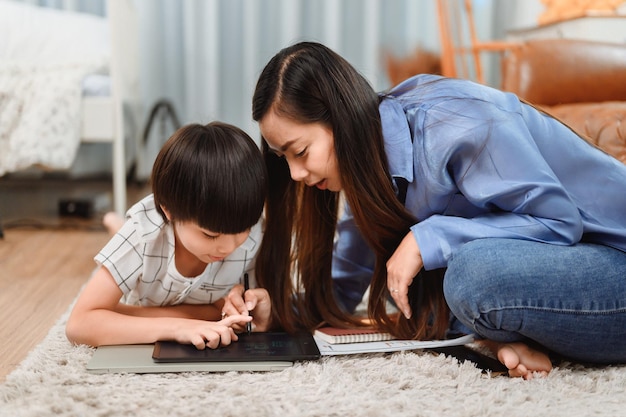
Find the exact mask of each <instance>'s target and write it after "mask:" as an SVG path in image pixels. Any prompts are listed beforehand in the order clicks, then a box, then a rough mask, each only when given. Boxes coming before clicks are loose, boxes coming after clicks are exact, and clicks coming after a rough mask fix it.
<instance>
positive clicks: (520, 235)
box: [333, 75, 626, 310]
mask: <svg viewBox="0 0 626 417" xmlns="http://www.w3.org/2000/svg"><path fill="white" fill-rule="evenodd" d="M380 115H381V120H382V126H383V136H384V142H385V151H386V153H387V159H388V163H389V171H390V173H391V175H392V177H393V179H394V182H395V181H396V179H397V178H399V177H400V178H404V179H405V180H406V181H407V182H408V187H407V192H406V202H405V206H406V208H407V210H409V211H410V212H411V213H413V214H414V215H415V216H416V217H417V218H418V219H419V222H418V223H417V224H415V225H414V226H413V227H411V231H412V232H413V235H414V236H415V239H416V241H417V243H418V245H419V247H420V251H421V254H422V258H423V262H424V267H425V268H426V269H427V270H430V269H436V268H442V267H446V266H447V262H448V260H449V259H450V257H451V256H452V255H453V254H454V252H455V251H456V250H458V249H459V247H460V246H461V245H463V244H464V243H467V242H469V241H472V240H475V239H480V238H489V237H499V238H512V239H524V240H532V241H536V242H545V243H552V244H559V245H569V244H574V243H576V242H579V241H581V240H583V241H587V242H597V243H601V244H605V245H607V246H612V247H615V248H618V249H621V250H624V251H626V165H624V164H622V163H621V162H619V161H618V160H616V159H614V158H612V157H611V156H609V155H607V154H606V153H604V152H602V151H601V150H599V149H597V148H595V147H593V146H592V145H590V144H588V143H587V142H586V141H584V140H583V139H582V138H580V137H579V136H578V135H576V134H575V133H574V132H573V131H572V130H570V129H569V128H568V127H566V126H564V125H563V124H562V123H560V122H558V121H557V120H555V119H553V118H551V117H549V116H547V115H546V114H544V113H543V112H540V111H537V110H536V109H535V108H533V107H532V106H529V105H527V104H524V103H522V102H520V101H519V99H518V98H517V97H516V96H515V95H513V94H510V93H504V92H501V91H499V90H496V89H492V88H489V87H485V86H483V85H479V84H474V83H471V82H468V81H462V80H456V79H446V78H440V77H437V76H433V75H420V76H416V77H413V78H411V79H409V80H407V81H405V82H404V83H402V84H400V85H399V86H397V87H396V88H395V89H394V90H392V91H391V92H390V93H389V94H388V95H387V96H386V98H385V99H384V100H383V101H382V103H381V105H380ZM337 227H338V238H337V241H336V243H335V250H334V257H333V278H334V279H335V284H336V286H335V287H336V291H337V295H338V298H339V300H340V302H341V303H342V304H343V305H344V307H346V308H347V309H348V310H352V309H353V308H354V307H356V305H357V304H358V302H359V301H360V300H361V298H362V296H363V293H364V292H365V290H366V289H367V287H368V285H369V282H370V279H371V274H372V270H373V265H374V255H373V253H372V252H371V251H370V250H369V249H368V247H367V245H366V243H365V241H364V240H363V238H362V237H361V235H360V233H359V231H358V229H357V228H356V226H355V224H354V220H353V218H352V214H351V212H350V210H349V208H348V209H347V210H346V213H345V214H344V215H343V217H342V219H341V220H340V222H339V224H338V226H337Z"/></svg>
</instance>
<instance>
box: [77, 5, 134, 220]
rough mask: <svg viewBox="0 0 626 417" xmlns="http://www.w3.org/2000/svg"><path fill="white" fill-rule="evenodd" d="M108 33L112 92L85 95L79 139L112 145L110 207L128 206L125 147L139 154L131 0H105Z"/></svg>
mask: <svg viewBox="0 0 626 417" xmlns="http://www.w3.org/2000/svg"><path fill="white" fill-rule="evenodd" d="M107 17H108V19H109V25H110V33H111V54H110V55H111V58H110V60H111V61H110V70H109V73H110V77H111V95H110V96H104V97H98V96H94V97H84V98H83V103H82V105H83V115H82V121H81V142H84V143H93V142H105V143H110V144H111V146H112V150H113V152H112V155H113V164H112V177H113V209H114V210H115V211H116V212H117V213H118V214H120V215H124V214H125V212H126V209H127V206H126V204H127V203H126V201H127V187H126V177H127V160H126V154H127V152H126V151H127V147H134V149H133V151H134V158H136V159H139V158H141V157H142V149H141V148H142V146H141V137H140V131H141V129H140V119H141V104H140V103H141V99H140V91H139V59H138V56H139V35H138V32H139V24H138V16H137V11H136V10H135V6H134V5H133V3H132V0H108V1H107Z"/></svg>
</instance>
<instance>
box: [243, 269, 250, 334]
mask: <svg viewBox="0 0 626 417" xmlns="http://www.w3.org/2000/svg"><path fill="white" fill-rule="evenodd" d="M249 289H250V280H249V279H248V273H247V272H246V273H245V274H243V290H244V291H243V293H244V294H245V293H246V291H248V290H249ZM244 300H245V298H244ZM248 314H249V315H252V312H251V311H250V310H248ZM246 332H248V334H250V333H252V322H251V321H249V322H247V323H246Z"/></svg>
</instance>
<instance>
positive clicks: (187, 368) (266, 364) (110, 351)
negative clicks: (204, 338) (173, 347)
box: [86, 344, 293, 374]
mask: <svg viewBox="0 0 626 417" xmlns="http://www.w3.org/2000/svg"><path fill="white" fill-rule="evenodd" d="M194 349H195V348H194ZM153 351H154V345H152V344H149V345H114V346H101V347H99V348H98V349H96V351H95V352H94V354H93V356H92V357H91V360H90V361H89V362H88V363H87V367H86V368H87V372H89V373H92V374H108V373H136V374H151V373H165V372H192V371H197V372H229V371H242V372H245V371H253V372H257V371H258V372H267V371H282V370H283V369H286V368H289V367H291V366H293V362H291V361H253V362H179V363H174V362H171V363H159V362H155V361H154V360H153V359H152V352H153Z"/></svg>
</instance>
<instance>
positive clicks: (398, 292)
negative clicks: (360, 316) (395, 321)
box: [387, 232, 424, 319]
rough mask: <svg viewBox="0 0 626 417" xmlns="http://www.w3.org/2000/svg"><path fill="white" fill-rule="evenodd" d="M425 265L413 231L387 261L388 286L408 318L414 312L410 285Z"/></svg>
mask: <svg viewBox="0 0 626 417" xmlns="http://www.w3.org/2000/svg"><path fill="white" fill-rule="evenodd" d="M423 266H424V263H423V261H422V254H421V252H420V248H419V246H418V245H417V241H416V240H415V237H414V236H413V232H409V233H407V235H406V236H405V237H404V239H402V242H400V245H398V247H397V248H396V250H395V252H394V253H393V255H391V258H389V260H388V261H387V288H388V289H389V293H390V294H391V297H392V298H393V300H394V301H395V302H396V306H398V308H399V309H400V311H401V312H402V314H404V316H405V317H406V318H407V319H408V318H411V314H412V311H411V306H410V305H409V286H410V285H411V283H412V282H413V278H414V277H415V276H416V275H417V274H418V272H419V271H420V270H421V269H422V267H423Z"/></svg>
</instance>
